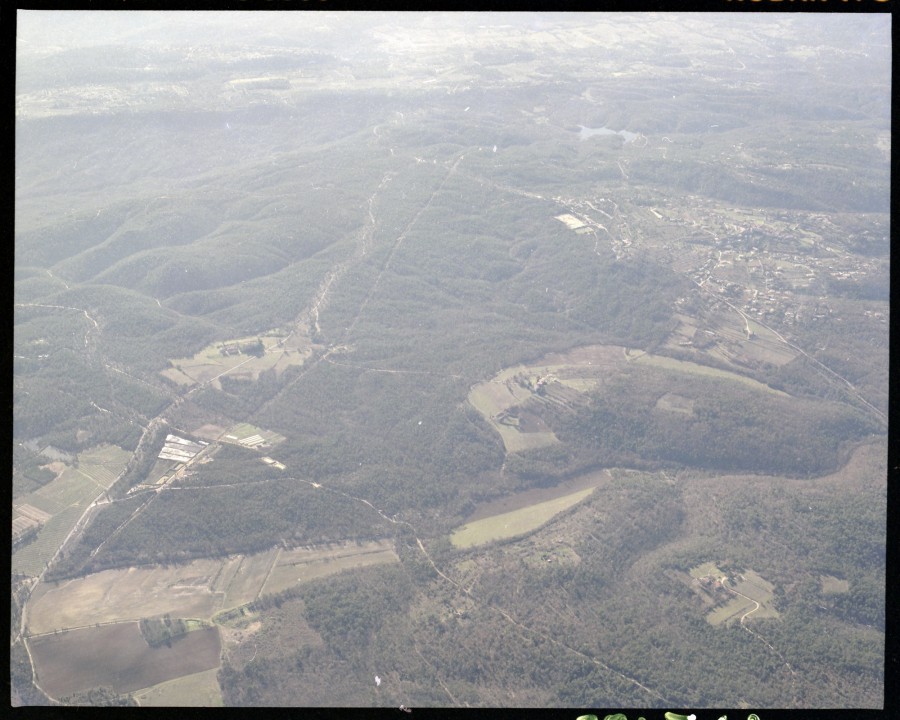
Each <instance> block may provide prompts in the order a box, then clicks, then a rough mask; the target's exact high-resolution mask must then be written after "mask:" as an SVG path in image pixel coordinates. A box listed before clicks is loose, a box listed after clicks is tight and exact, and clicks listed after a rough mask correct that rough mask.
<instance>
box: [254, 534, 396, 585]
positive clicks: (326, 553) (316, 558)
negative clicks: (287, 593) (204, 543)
mask: <svg viewBox="0 0 900 720" xmlns="http://www.w3.org/2000/svg"><path fill="white" fill-rule="evenodd" d="M393 562H400V558H399V557H398V556H397V553H396V552H394V544H393V542H391V541H390V540H376V541H372V542H367V543H360V544H358V545H357V544H350V543H347V544H344V545H336V546H329V547H326V548H316V549H311V548H295V549H293V550H285V551H283V552H282V553H281V554H280V555H279V556H278V560H277V562H276V563H275V566H274V567H273V568H272V572H271V573H270V575H269V577H268V579H267V580H266V584H265V587H264V588H263V591H264V592H266V593H276V592H280V591H282V590H285V589H287V588H289V587H293V586H294V585H296V584H297V583H299V582H304V581H306V580H313V579H315V578H318V577H323V576H325V575H332V574H334V573H337V572H341V571H343V570H349V569H350V568H359V567H369V566H371V565H382V564H385V563H393Z"/></svg>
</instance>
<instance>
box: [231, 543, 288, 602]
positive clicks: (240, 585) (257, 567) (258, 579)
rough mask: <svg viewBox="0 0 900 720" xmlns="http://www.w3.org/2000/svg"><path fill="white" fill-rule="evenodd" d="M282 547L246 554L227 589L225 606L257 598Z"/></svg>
mask: <svg viewBox="0 0 900 720" xmlns="http://www.w3.org/2000/svg"><path fill="white" fill-rule="evenodd" d="M279 552H280V548H275V549H272V550H268V551H266V552H263V553H257V554H256V555H245V556H244V557H243V560H242V562H241V563H240V565H238V567H237V569H236V570H235V572H234V575H233V577H232V578H231V581H230V582H229V583H228V586H227V588H226V590H225V601H224V607H226V608H230V607H237V606H238V605H244V604H245V603H248V602H252V601H253V600H256V598H257V597H258V596H259V593H260V591H261V590H262V587H263V584H264V583H265V582H266V578H267V577H268V575H269V571H270V570H271V569H272V567H273V565H274V564H275V562H276V560H277V559H278V553H279Z"/></svg>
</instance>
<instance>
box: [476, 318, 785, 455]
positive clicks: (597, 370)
mask: <svg viewBox="0 0 900 720" xmlns="http://www.w3.org/2000/svg"><path fill="white" fill-rule="evenodd" d="M681 318H682V323H681V325H680V326H679V331H678V332H681V333H683V335H677V337H689V336H692V335H693V333H694V331H695V330H696V327H695V326H694V325H692V324H691V322H690V318H688V317H687V316H681ZM765 332H766V333H768V331H765ZM747 342H748V343H750V342H756V343H757V345H759V346H760V347H762V344H763V343H769V345H772V344H773V343H772V342H771V341H770V340H769V339H766V340H756V339H755V340H753V341H747ZM791 357H792V356H791ZM754 358H756V356H754ZM766 359H768V360H769V361H770V362H776V360H775V359H773V358H772V357H768V356H766ZM787 359H790V358H787ZM781 361H782V362H786V361H787V360H786V359H784V358H782V359H781ZM627 362H634V363H639V364H641V365H651V366H653V367H658V368H661V369H663V370H667V371H674V372H684V373H691V374H693V375H704V376H707V377H714V378H721V379H725V380H733V381H735V382H740V383H743V384H744V385H747V386H749V387H752V388H754V389H756V390H763V391H765V392H768V393H772V394H775V395H782V396H787V395H786V393H783V392H781V391H780V390H775V389H773V388H770V387H769V386H768V385H765V384H763V383H761V382H758V381H756V380H753V379H752V378H749V377H746V376H744V375H741V374H739V373H737V372H730V371H728V370H720V369H718V368H712V367H708V366H706V365H700V364H699V363H694V362H689V361H685V360H675V359H674V358H670V357H666V356H663V355H652V354H648V353H645V352H643V351H639V350H631V349H629V348H623V347H620V346H617V345H591V346H586V347H581V348H575V349H573V350H570V351H569V352H567V353H561V354H560V353H554V354H550V355H547V356H545V357H543V358H541V360H539V361H537V362H536V363H534V364H532V365H516V366H514V367H510V368H506V369H504V370H502V371H501V372H499V373H498V374H497V375H495V376H494V377H492V378H491V379H490V380H488V381H486V382H482V383H478V384H477V385H475V386H474V387H473V388H472V389H471V390H470V391H469V395H468V401H469V404H470V405H471V406H472V407H474V408H475V409H476V410H477V411H478V412H479V413H480V414H481V415H482V417H484V419H485V420H487V421H488V422H489V423H490V424H491V426H492V427H494V429H495V430H497V432H498V433H499V434H500V437H501V438H502V439H503V445H504V447H505V448H506V451H507V452H520V451H523V450H530V449H533V448H539V447H544V446H546V445H552V444H553V443H556V442H559V440H558V438H557V437H556V435H555V434H554V433H553V431H552V430H551V429H550V428H549V427H548V426H547V425H546V424H545V423H544V421H543V419H542V418H541V411H542V409H543V408H544V407H546V406H549V405H553V406H556V407H563V408H573V407H575V406H577V405H578V404H579V403H581V402H583V400H582V396H583V395H584V394H585V393H588V392H591V391H593V390H595V389H597V388H598V387H600V385H601V383H602V381H603V378H604V377H605V376H607V375H608V374H609V371H610V370H614V369H615V368H617V367H622V366H623V365H624V364H625V363H627ZM660 407H661V408H662V409H665V410H672V411H676V412H684V413H690V412H691V407H690V402H688V401H686V400H685V399H684V398H679V397H678V396H675V395H670V396H667V399H665V400H663V401H662V402H661V404H660Z"/></svg>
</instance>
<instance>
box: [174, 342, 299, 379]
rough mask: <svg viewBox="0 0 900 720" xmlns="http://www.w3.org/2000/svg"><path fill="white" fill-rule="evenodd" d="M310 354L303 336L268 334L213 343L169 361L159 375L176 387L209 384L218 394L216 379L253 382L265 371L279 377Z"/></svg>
mask: <svg viewBox="0 0 900 720" xmlns="http://www.w3.org/2000/svg"><path fill="white" fill-rule="evenodd" d="M260 343H261V345H260ZM311 353H312V345H311V343H310V341H309V339H308V338H306V337H305V336H303V335H300V334H298V333H293V334H291V335H290V336H285V335H277V334H272V333H270V334H266V335H261V336H259V337H257V336H253V337H245V338H237V339H234V340H225V341H222V342H215V343H212V344H210V345H207V346H206V347H205V348H203V349H202V350H200V351H199V352H198V353H196V354H195V355H194V356H193V357H189V358H176V359H174V360H171V361H170V364H171V367H169V368H166V369H165V370H163V371H162V375H164V376H165V377H167V378H169V379H170V380H172V381H174V382H176V383H178V384H179V385H185V386H190V385H200V384H204V383H208V382H211V383H212V385H213V387H215V388H216V389H218V390H221V389H222V385H221V383H220V382H219V380H218V378H219V377H220V376H222V375H225V374H228V375H229V376H230V377H233V378H241V379H247V380H256V379H257V378H258V377H259V374H260V373H261V372H264V371H266V370H270V369H274V370H275V372H276V373H280V372H281V371H282V370H284V368H286V367H289V366H290V365H302V364H303V363H304V362H305V361H306V359H307V358H308V357H309V356H310V354H311Z"/></svg>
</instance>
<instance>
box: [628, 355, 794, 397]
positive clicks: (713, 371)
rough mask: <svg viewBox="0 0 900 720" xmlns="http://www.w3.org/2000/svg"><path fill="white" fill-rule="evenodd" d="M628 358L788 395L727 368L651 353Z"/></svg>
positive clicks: (775, 393) (643, 363)
mask: <svg viewBox="0 0 900 720" xmlns="http://www.w3.org/2000/svg"><path fill="white" fill-rule="evenodd" d="M627 353H628V351H626V354H627ZM629 359H630V360H631V361H632V362H637V363H641V364H642V365H653V366H654V367H659V368H663V369H665V370H676V371H678V372H685V373H690V374H692V375H705V376H706V377H715V378H722V379H724V380H734V381H735V382H739V383H743V384H744V385H747V386H749V387H752V388H754V389H756V390H763V391H765V392H768V393H772V394H774V395H781V396H782V397H790V396H789V395H788V394H787V393H785V392H782V391H781V390H775V389H774V388H770V387H769V386H768V385H766V384H765V383H761V382H759V381H758V380H754V379H753V378H748V377H745V376H744V375H739V374H738V373H733V372H729V371H728V370H720V369H718V368H713V367H709V366H707V365H700V364H699V363H693V362H690V361H688V360H676V359H675V358H670V357H665V356H663V355H651V354H649V353H643V354H640V355H632V356H630V357H629Z"/></svg>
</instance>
